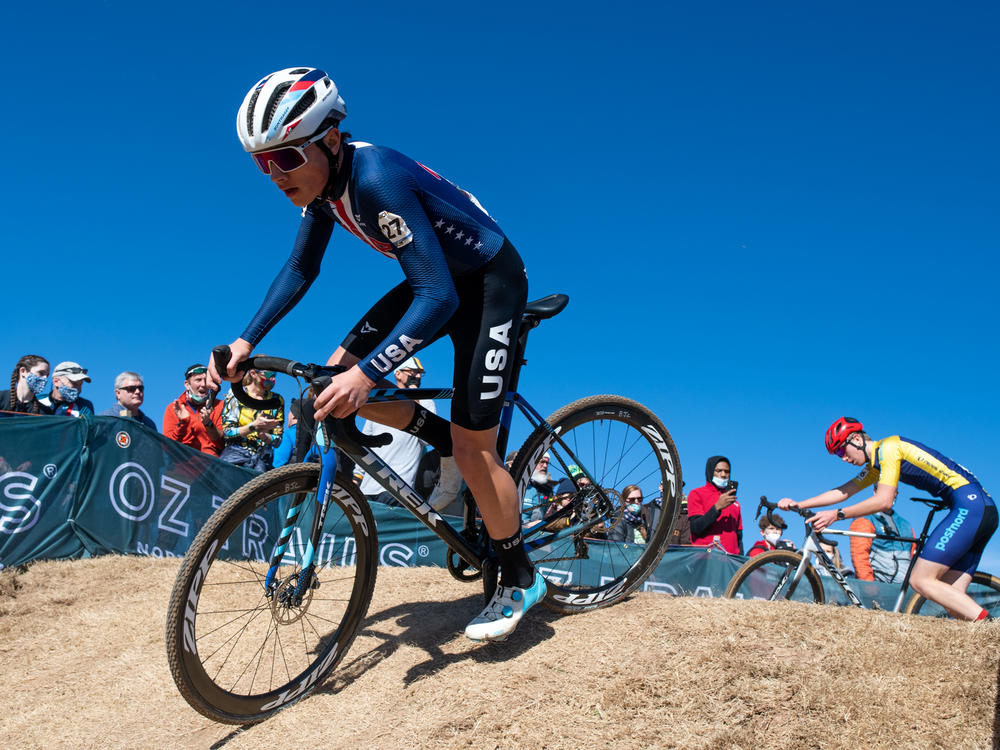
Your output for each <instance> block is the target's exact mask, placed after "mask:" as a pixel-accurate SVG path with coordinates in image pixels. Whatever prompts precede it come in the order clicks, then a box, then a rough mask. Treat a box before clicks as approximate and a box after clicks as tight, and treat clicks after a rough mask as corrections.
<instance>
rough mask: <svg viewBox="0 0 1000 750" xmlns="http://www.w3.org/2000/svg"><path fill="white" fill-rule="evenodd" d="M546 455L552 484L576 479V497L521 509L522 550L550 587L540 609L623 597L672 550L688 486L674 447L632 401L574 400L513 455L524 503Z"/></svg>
mask: <svg viewBox="0 0 1000 750" xmlns="http://www.w3.org/2000/svg"><path fill="white" fill-rule="evenodd" d="M550 428H551V429H550ZM546 452H548V453H549V454H550V460H549V473H550V474H551V475H552V479H553V482H554V483H555V484H556V485H558V484H559V483H560V482H561V480H564V479H572V475H573V474H577V478H576V480H575V481H574V482H569V483H567V485H571V486H570V490H571V491H570V492H566V493H564V494H561V495H560V494H557V495H556V496H555V497H553V498H540V499H539V500H538V501H537V502H535V503H528V504H527V505H526V506H525V513H524V516H525V519H524V520H525V523H524V538H525V545H526V546H527V548H528V551H529V556H530V557H531V559H532V562H534V564H535V566H536V568H537V570H538V571H539V572H541V573H542V575H544V576H545V578H546V579H547V581H548V584H549V594H548V596H547V597H546V599H545V600H544V603H545V604H546V606H548V607H549V608H550V609H553V610H555V611H557V612H563V613H574V612H579V611H582V610H587V609H594V608H597V607H604V606H607V605H609V604H612V603H614V602H616V601H619V600H620V599H622V598H623V597H625V596H626V595H628V594H629V593H630V592H631V591H634V590H635V589H636V588H638V586H639V585H640V584H641V583H642V582H643V580H645V578H646V577H647V576H648V575H649V574H650V573H651V572H652V571H653V570H654V569H655V568H656V565H657V563H659V562H660V559H661V558H662V557H663V552H664V550H665V549H666V546H667V540H668V538H669V534H670V530H671V528H672V526H673V523H674V517H675V513H676V510H677V507H678V505H679V499H680V492H681V484H682V482H681V463H680V458H679V457H678V455H677V448H676V447H675V446H674V441H673V439H672V438H671V437H670V433H669V432H667V428H666V427H664V426H663V423H662V422H661V421H660V420H659V419H658V418H657V417H656V415H655V414H653V413H652V412H651V411H649V410H648V409H647V408H646V407H644V406H643V405H642V404H639V403H637V402H636V401H632V400H631V399H627V398H622V397H621V396H591V397H589V398H584V399H580V400H579V401H574V402H573V403H571V404H569V405H568V406H564V407H563V408H562V409H560V410H559V411H557V412H555V413H554V414H553V415H552V416H550V417H549V419H548V422H547V424H543V425H540V426H539V427H537V428H536V429H535V430H534V431H533V432H532V434H531V435H530V436H529V437H528V439H527V440H526V441H525V443H524V445H523V446H521V449H520V450H519V451H518V452H517V457H516V458H515V459H514V463H513V465H512V466H511V475H512V476H513V477H514V480H515V482H516V483H517V490H518V497H520V498H524V497H525V493H526V492H527V490H528V487H529V484H530V480H531V475H532V473H533V472H534V470H535V466H536V465H537V463H538V460H539V459H540V458H541V457H542V456H543V455H544V454H545V453H546ZM578 469H582V470H583V475H585V477H586V478H585V479H580V478H579V477H580V474H579V472H578ZM636 487H637V488H638V489H639V490H640V491H641V492H642V496H643V497H644V498H645V504H644V505H642V506H641V507H639V508H636V507H632V508H629V507H628V504H627V503H625V502H623V496H624V495H625V494H626V490H629V492H628V494H631V495H635V494H636V493H635V490H634V488H636ZM629 488H632V489H631V490H630V489H629ZM661 493H662V494H661ZM657 496H660V497H661V498H662V499H661V501H660V503H659V505H657V504H656V502H655V501H654V498H656V497H657Z"/></svg>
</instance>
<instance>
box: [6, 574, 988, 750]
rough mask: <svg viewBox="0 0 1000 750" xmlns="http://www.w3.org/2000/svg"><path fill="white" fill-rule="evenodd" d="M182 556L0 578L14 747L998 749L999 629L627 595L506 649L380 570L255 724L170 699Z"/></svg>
mask: <svg viewBox="0 0 1000 750" xmlns="http://www.w3.org/2000/svg"><path fill="white" fill-rule="evenodd" d="M177 567H178V561H176V560H153V559H148V558H138V557H133V558H123V557H105V558H100V559H94V560H80V561H73V562H48V563H40V564H36V565H33V566H31V567H30V568H29V569H28V570H27V571H26V572H15V571H3V572H0V675H2V680H3V690H2V691H0V746H2V747H5V748H46V749H47V750H48V749H50V748H74V749H76V748H140V747H143V748H146V747H155V748H210V747H214V748H227V750H236V748H261V747H283V748H294V747H322V748H359V747H371V748H379V749H380V748H487V749H492V748H521V747H531V748H574V749H575V748H603V747H613V748H674V747H676V748H713V749H714V748H746V750H758V749H759V748H766V747H773V748H851V749H852V750H855V749H858V748H869V747H872V748H882V747H885V748H889V747H891V748H947V749H948V750H952V749H954V748H989V747H996V746H997V737H998V733H1000V721H998V707H997V681H998V652H1000V648H998V647H1000V623H988V624H985V625H971V624H967V623H957V622H943V621H934V620H930V619H926V618H918V617H908V616H904V615H893V614H887V613H882V612H867V611H855V610H851V609H846V608H837V607H831V606H823V607H820V606H815V605H797V604H792V603H780V604H766V603H762V602H738V601H728V600H710V599H693V598H671V597H665V596H655V595H639V596H634V597H632V598H631V599H629V600H627V601H625V602H623V603H621V604H619V605H617V606H614V607H611V608H610V609H604V610H599V611H596V612H591V613H587V614H583V615H578V616H575V617H557V616H554V615H552V614H551V613H550V612H548V611H547V610H543V609H542V608H539V609H538V610H534V611H532V612H531V613H530V614H529V615H528V618H527V620H526V622H525V623H524V624H523V625H522V627H521V628H520V629H519V630H518V632H517V633H516V634H515V635H514V636H512V637H511V638H510V639H509V640H508V641H507V642H506V643H502V644H491V645H485V646H480V645H476V644H474V643H472V642H470V641H467V640H466V639H465V638H464V637H463V636H462V635H461V630H462V628H463V627H464V625H465V623H466V621H467V620H468V619H469V618H471V617H472V616H473V615H474V614H475V612H476V611H478V609H479V607H480V601H481V600H480V591H479V589H478V587H477V586H476V585H475V584H471V585H463V584H461V583H458V582H456V581H454V580H452V579H451V578H450V577H449V575H448V574H447V572H445V571H444V570H441V569H438V568H410V569H405V568H383V569H382V570H381V571H380V574H379V581H378V585H377V586H376V589H375V598H374V600H373V601H372V605H371V607H370V609H369V612H368V617H367V619H366V620H365V622H364V625H363V629H362V632H361V633H360V635H359V636H358V638H357V640H356V641H355V642H354V645H353V647H352V648H351V650H350V652H349V653H348V654H347V656H346V657H345V659H344V662H343V665H342V666H341V668H340V669H339V670H338V671H337V672H335V673H334V675H333V676H332V677H331V678H330V679H328V680H327V681H326V683H324V684H323V685H322V686H321V687H320V688H319V689H318V690H317V691H316V692H315V693H313V694H312V695H311V696H310V697H309V698H307V699H306V700H304V701H301V702H300V703H298V704H296V705H294V706H292V707H290V708H289V709H287V710H285V711H283V712H281V713H279V714H278V715H277V716H275V717H274V718H272V719H271V720H269V721H266V722H263V723H261V724H257V725H254V726H250V727H243V728H241V727H233V726H226V725H221V724H215V723H213V722H211V721H209V720H207V719H205V718H203V717H202V716H201V715H200V714H197V713H196V712H195V711H193V710H192V709H190V708H189V707H188V705H187V704H186V703H185V702H184V700H183V699H182V698H181V697H180V695H179V694H178V692H177V690H176V689H175V687H174V684H173V681H172V679H171V677H170V673H169V669H168V667H167V660H166V654H165V649H164V635H163V630H164V617H165V612H166V604H167V599H168V597H169V593H170V589H171V586H172V583H173V578H174V575H175V574H176V571H177Z"/></svg>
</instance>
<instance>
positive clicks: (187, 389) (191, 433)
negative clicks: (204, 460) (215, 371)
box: [163, 364, 222, 456]
mask: <svg viewBox="0 0 1000 750" xmlns="http://www.w3.org/2000/svg"><path fill="white" fill-rule="evenodd" d="M207 372H208V368H207V367H206V366H205V365H202V364H194V365H191V366H190V367H189V368H187V370H186V371H185V372H184V393H182V394H181V395H180V396H179V397H178V398H177V399H176V400H174V401H171V402H170V404H169V405H168V406H167V409H166V411H165V412H163V434H164V435H166V436H167V437H168V438H170V439H171V440H176V441H177V442H178V443H182V444H184V445H190V446H191V447H192V448H197V449H198V450H200V451H201V452H202V453H207V454H209V455H210V456H218V455H219V454H220V453H221V452H222V402H221V401H216V399H215V390H214V389H213V388H212V387H211V386H210V385H209V383H208V378H207V375H206V373H207Z"/></svg>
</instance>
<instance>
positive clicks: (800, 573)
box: [725, 497, 1000, 617]
mask: <svg viewBox="0 0 1000 750" xmlns="http://www.w3.org/2000/svg"><path fill="white" fill-rule="evenodd" d="M910 499H911V500H916V501H917V502H921V503H925V504H926V505H929V506H930V512H929V513H928V514H927V520H926V521H925V522H924V528H923V531H921V532H920V536H919V537H905V536H897V535H895V534H878V533H869V532H862V531H845V530H841V529H834V528H826V529H824V530H823V531H822V533H820V534H818V533H816V532H815V531H813V527H812V524H809V523H806V524H805V527H806V541H805V544H803V545H802V550H801V551H800V552H792V551H791V550H780V549H776V550H771V551H769V552H762V553H761V554H759V555H755V556H754V557H751V558H750V559H749V560H747V562H746V563H744V564H743V566H742V567H741V568H740V569H739V570H737V571H736V573H734V574H733V577H732V578H731V579H730V581H729V585H728V586H727V587H726V593H725V595H726V596H727V597H729V598H731V599H732V598H736V599H766V600H769V601H774V600H776V599H792V600H795V601H805V602H815V603H817V604H822V603H823V602H824V601H826V594H825V592H824V591H823V582H822V581H821V580H820V576H819V573H818V572H817V570H816V567H815V565H817V564H818V565H821V566H822V567H823V568H824V569H825V570H826V571H827V572H828V573H829V574H830V577H831V578H832V579H833V580H834V581H835V582H836V583H837V585H838V586H840V588H841V589H842V590H843V592H844V594H845V595H846V596H847V599H848V600H849V601H850V602H851V604H853V605H854V606H856V607H864V604H862V603H861V599H860V598H859V597H858V595H857V594H856V593H855V592H854V590H853V589H852V588H851V586H850V584H849V583H848V582H847V579H846V578H844V575H843V574H842V573H841V572H840V571H839V570H838V569H837V566H836V565H834V563H833V560H831V559H830V556H829V555H827V554H826V552H825V551H824V550H823V549H822V547H820V544H819V543H820V541H821V540H822V538H823V537H824V536H827V535H841V536H857V537H864V538H866V539H884V540H886V541H890V542H908V543H911V544H916V550H915V552H914V554H913V556H912V557H911V559H910V565H909V567H908V568H907V569H906V576H905V577H904V578H903V582H902V584H901V585H900V587H899V596H897V597H896V605H895V606H894V607H893V608H892V611H893V612H899V611H900V609H901V608H902V611H903V612H905V613H907V614H911V615H915V614H922V615H931V616H933V617H950V615H949V614H948V612H947V611H946V610H945V609H944V608H943V607H941V605H939V604H936V603H934V602H932V601H930V600H928V599H925V598H924V597H922V596H921V595H920V594H917V593H914V594H912V595H911V596H910V598H909V600H908V601H907V602H906V607H905V608H903V600H904V599H905V597H906V592H907V589H908V588H909V584H910V572H911V571H912V570H913V564H914V562H916V559H917V556H918V555H919V554H920V550H922V549H923V547H924V544H925V543H926V542H927V537H928V535H929V531H930V528H931V521H932V519H933V518H934V514H936V513H937V512H938V511H940V510H944V509H945V508H947V507H948V504H947V503H946V502H945V501H944V500H939V499H936V498H930V497H914V498H910ZM764 508H766V509H767V511H768V516H770V514H771V513H772V512H773V511H775V510H777V509H778V504H777V503H771V502H768V500H767V498H766V497H762V498H761V499H760V504H759V505H758V506H757V516H758V517H759V516H760V513H761V510H762V509H764ZM794 511H795V512H796V513H798V514H799V515H800V516H802V517H803V518H804V519H806V520H808V519H810V518H812V517H813V515H815V514H814V513H813V512H812V511H811V510H808V509H806V510H802V509H800V508H796V509H794ZM803 578H805V579H806V581H807V582H808V584H809V585H808V586H800V585H799V584H800V583H801V582H802V579H803ZM966 593H968V595H969V596H971V597H972V598H973V599H974V600H975V601H976V602H977V603H978V604H979V605H980V606H981V607H983V608H984V609H986V610H987V611H989V612H990V613H991V614H993V613H1000V579H998V578H997V577H996V576H992V575H990V574H989V573H984V572H982V571H977V572H976V573H974V574H973V576H972V583H970V584H969V589H968V591H967V592H966Z"/></svg>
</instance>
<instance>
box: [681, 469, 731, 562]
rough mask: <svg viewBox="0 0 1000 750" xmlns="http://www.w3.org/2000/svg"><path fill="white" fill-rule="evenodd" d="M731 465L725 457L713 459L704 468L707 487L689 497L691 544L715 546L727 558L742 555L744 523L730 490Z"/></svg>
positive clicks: (699, 489)
mask: <svg viewBox="0 0 1000 750" xmlns="http://www.w3.org/2000/svg"><path fill="white" fill-rule="evenodd" d="M729 473H730V463H729V459H728V458H726V457H725V456H712V457H711V458H709V459H708V461H707V462H706V464H705V478H706V479H707V480H708V484H706V485H705V486H704V487H699V488H698V489H695V490H691V492H690V493H689V494H688V519H689V520H690V522H691V544H693V545H695V546H701V547H711V546H713V545H715V544H716V541H718V545H719V546H721V547H722V549H724V550H725V551H726V552H728V553H729V554H730V555H742V554H743V519H742V517H741V515H740V504H739V502H738V501H737V500H736V490H735V489H728V487H729Z"/></svg>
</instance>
